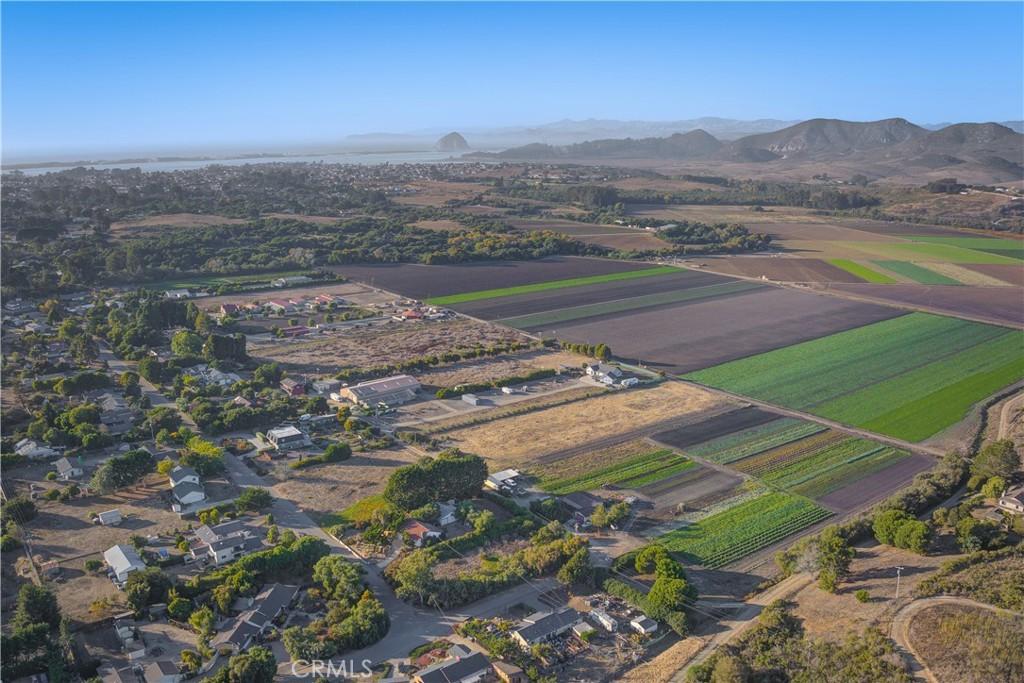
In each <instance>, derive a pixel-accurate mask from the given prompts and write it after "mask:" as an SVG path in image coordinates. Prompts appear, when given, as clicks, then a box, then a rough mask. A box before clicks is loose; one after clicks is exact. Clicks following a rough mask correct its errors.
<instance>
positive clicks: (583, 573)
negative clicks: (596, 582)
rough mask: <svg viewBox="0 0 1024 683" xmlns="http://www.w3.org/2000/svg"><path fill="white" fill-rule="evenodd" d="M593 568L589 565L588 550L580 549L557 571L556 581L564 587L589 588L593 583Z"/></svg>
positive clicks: (585, 548)
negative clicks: (577, 586) (578, 586)
mask: <svg viewBox="0 0 1024 683" xmlns="http://www.w3.org/2000/svg"><path fill="white" fill-rule="evenodd" d="M593 578H594V568H593V566H591V564H590V549H589V548H587V547H586V546H584V547H582V548H580V549H579V550H577V551H576V552H575V553H573V555H572V557H570V558H569V559H568V560H566V562H565V564H563V565H562V568H561V569H559V570H558V580H559V581H560V582H562V583H563V584H565V585H566V586H571V585H580V586H589V585H591V584H592V583H593Z"/></svg>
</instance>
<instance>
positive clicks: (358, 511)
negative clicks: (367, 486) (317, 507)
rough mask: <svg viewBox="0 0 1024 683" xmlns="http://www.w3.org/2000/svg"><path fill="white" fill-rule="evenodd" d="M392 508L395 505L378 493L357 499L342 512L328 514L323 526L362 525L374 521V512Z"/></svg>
mask: <svg viewBox="0 0 1024 683" xmlns="http://www.w3.org/2000/svg"><path fill="white" fill-rule="evenodd" d="M392 509H394V506H393V505H392V504H391V503H389V502H388V501H386V500H385V499H384V494H382V493H378V494H376V495H373V496H367V497H366V498H363V499H362V500H359V501H356V502H355V503H353V504H352V505H350V506H348V507H347V508H345V509H344V510H342V511H341V512H338V513H335V514H333V515H328V516H327V517H326V518H325V519H324V520H323V521H322V523H321V526H323V527H324V528H330V527H332V526H335V525H337V524H353V525H356V526H361V525H363V524H367V523H369V522H370V521H372V520H373V515H374V513H376V512H378V511H381V512H383V511H386V510H392Z"/></svg>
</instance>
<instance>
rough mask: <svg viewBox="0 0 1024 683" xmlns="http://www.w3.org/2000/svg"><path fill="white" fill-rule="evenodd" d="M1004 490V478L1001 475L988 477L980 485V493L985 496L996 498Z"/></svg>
mask: <svg viewBox="0 0 1024 683" xmlns="http://www.w3.org/2000/svg"><path fill="white" fill-rule="evenodd" d="M1005 490H1006V480H1005V479H1003V478H1002V477H989V480H988V481H986V482H985V485H984V486H982V487H981V495H983V496H984V497H986V498H998V497H999V496H1001V495H1003V491H1005Z"/></svg>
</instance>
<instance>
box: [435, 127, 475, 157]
mask: <svg viewBox="0 0 1024 683" xmlns="http://www.w3.org/2000/svg"><path fill="white" fill-rule="evenodd" d="M435 147H437V151H438V152H465V151H466V150H468V149H469V143H468V142H466V138H464V137H462V136H461V135H459V134H458V133H456V132H454V131H453V132H451V133H448V135H445V136H444V137H443V138H441V139H440V140H438V141H437V144H436V145H435Z"/></svg>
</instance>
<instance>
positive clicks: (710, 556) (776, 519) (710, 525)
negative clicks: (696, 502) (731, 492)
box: [660, 492, 831, 567]
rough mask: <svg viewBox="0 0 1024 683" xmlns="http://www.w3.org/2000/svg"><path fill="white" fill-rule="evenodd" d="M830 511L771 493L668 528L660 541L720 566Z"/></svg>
mask: <svg viewBox="0 0 1024 683" xmlns="http://www.w3.org/2000/svg"><path fill="white" fill-rule="evenodd" d="M830 514H831V513H830V512H829V511H828V510H825V509H824V508H822V507H820V506H818V505H816V504H815V503H814V502H812V501H810V500H808V499H806V498H802V497H800V496H795V495H792V494H788V493H780V492H773V493H768V494H766V495H763V496H760V497H757V498H754V499H753V500H749V501H747V502H744V503H741V504H739V505H736V506H734V507H731V508H729V509H727V510H724V511H723V512H720V513H718V514H715V515H712V516H710V517H705V518H704V519H702V520H700V521H699V522H696V523H694V524H691V525H689V526H686V527H683V528H680V529H675V530H673V531H670V532H668V533H667V534H664V535H662V536H661V537H660V542H661V543H662V544H663V545H664V546H665V547H666V548H667V549H668V550H670V551H672V552H675V553H679V554H680V555H682V556H683V557H684V558H686V559H688V560H689V561H694V562H699V563H701V564H703V565H704V566H707V567H720V566H722V565H724V564H727V563H728V562H732V561H734V560H737V559H739V558H741V557H743V556H745V555H748V554H750V553H752V552H755V551H756V550H759V549H761V548H764V547H766V546H768V545H771V544H772V543H774V542H776V541H778V540H780V539H782V538H785V537H786V536H788V535H789V534H791V533H794V532H796V531H798V530H800V529H803V528H806V527H807V526H810V525H811V524H814V523H815V522H817V521H819V520H822V519H824V518H826V517H828V516H829V515H830Z"/></svg>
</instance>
